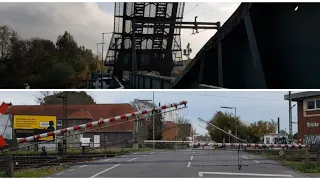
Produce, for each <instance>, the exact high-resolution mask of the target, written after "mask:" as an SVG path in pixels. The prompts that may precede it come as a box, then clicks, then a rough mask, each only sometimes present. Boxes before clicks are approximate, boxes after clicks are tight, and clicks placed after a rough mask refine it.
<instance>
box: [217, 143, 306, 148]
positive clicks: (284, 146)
mask: <svg viewBox="0 0 320 180" xmlns="http://www.w3.org/2000/svg"><path fill="white" fill-rule="evenodd" d="M213 146H218V147H226V146H228V147H229V146H230V147H239V146H240V147H260V148H308V147H309V145H305V144H246V143H214V144H213Z"/></svg>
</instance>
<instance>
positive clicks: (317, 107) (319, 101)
mask: <svg viewBox="0 0 320 180" xmlns="http://www.w3.org/2000/svg"><path fill="white" fill-rule="evenodd" d="M316 109H320V100H316Z"/></svg>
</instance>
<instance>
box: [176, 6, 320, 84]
mask: <svg viewBox="0 0 320 180" xmlns="http://www.w3.org/2000/svg"><path fill="white" fill-rule="evenodd" d="M319 9H320V3H299V4H297V3H242V4H241V5H240V6H239V7H238V9H237V10H236V11H235V12H234V13H233V14H232V16H231V17H230V18H229V19H228V20H227V21H226V22H225V24H224V25H223V26H222V27H221V28H220V30H219V31H218V32H217V33H216V34H215V35H214V36H213V37H211V38H210V40H209V41H208V42H207V43H206V44H205V45H204V46H203V47H202V49H201V50H200V51H199V52H198V53H197V55H196V56H195V58H194V59H193V60H192V62H190V64H189V65H188V66H187V67H186V69H185V70H184V71H183V72H182V74H180V76H179V77H178V78H176V79H175V80H174V81H173V82H172V83H171V87H172V88H175V89H196V88H203V87H204V86H203V85H208V87H210V86H215V87H222V88H243V89H246V88H257V89H258V88H279V89H301V88H308V89H311V88H319V87H320V81H319V80H317V79H316V78H317V77H318V72H319V70H318V69H319V67H320V61H319V56H320V54H319V53H320V51H319V47H320V34H319V32H320V24H319V23H318V22H319V21H320V11H319ZM219 59H220V60H219Z"/></svg>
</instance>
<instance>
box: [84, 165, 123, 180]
mask: <svg viewBox="0 0 320 180" xmlns="http://www.w3.org/2000/svg"><path fill="white" fill-rule="evenodd" d="M117 166H120V164H116V165H114V166H112V167H110V168H108V169H105V170H103V171H101V172H99V173H97V174H95V175H93V176H91V177H90V178H94V177H97V176H99V175H100V174H102V173H105V172H107V171H109V170H111V169H113V168H115V167H117Z"/></svg>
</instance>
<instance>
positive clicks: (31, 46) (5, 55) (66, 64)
mask: <svg viewBox="0 0 320 180" xmlns="http://www.w3.org/2000/svg"><path fill="white" fill-rule="evenodd" d="M97 61H98V59H97V57H96V56H95V55H93V53H92V51H91V50H89V49H86V48H85V47H84V46H79V45H78V44H77V42H76V40H75V39H74V37H73V36H72V35H71V34H70V33H69V32H67V31H65V32H64V33H63V34H62V35H59V36H58V38H57V41H56V42H53V41H51V40H48V39H43V38H39V37H33V38H30V39H23V38H20V37H19V35H18V34H17V33H16V32H15V31H14V30H13V29H11V28H10V27H8V26H0V75H1V80H0V86H1V85H2V86H3V87H4V88H23V84H25V83H28V84H29V85H30V86H31V88H39V89H46V88H50V89H64V88H86V81H87V78H88V77H87V74H88V73H91V72H93V71H95V70H96V67H97Z"/></svg>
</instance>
